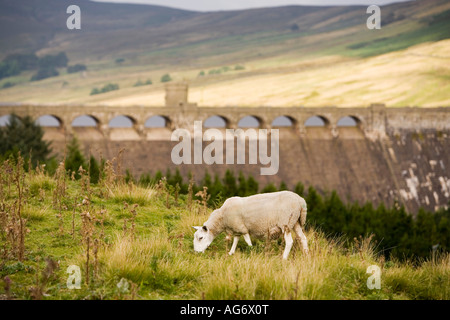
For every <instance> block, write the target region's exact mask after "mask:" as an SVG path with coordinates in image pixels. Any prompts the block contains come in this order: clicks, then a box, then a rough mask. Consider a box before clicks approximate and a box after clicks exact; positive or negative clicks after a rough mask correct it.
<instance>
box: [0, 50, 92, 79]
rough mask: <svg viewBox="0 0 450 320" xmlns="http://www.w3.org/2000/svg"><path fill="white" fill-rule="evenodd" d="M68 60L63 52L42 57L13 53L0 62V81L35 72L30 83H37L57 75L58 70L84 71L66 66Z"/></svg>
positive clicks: (32, 54) (79, 66) (83, 66)
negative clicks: (31, 71)
mask: <svg viewBox="0 0 450 320" xmlns="http://www.w3.org/2000/svg"><path fill="white" fill-rule="evenodd" d="M68 63H69V58H68V57H67V55H66V53H65V52H59V53H57V54H55V55H51V54H47V55H44V56H42V57H38V56H36V54H34V53H31V54H20V53H14V54H10V55H8V56H6V57H5V58H4V59H3V60H2V61H1V62H0V79H3V78H7V77H11V76H15V75H18V74H20V73H21V72H22V71H29V70H36V73H35V74H33V76H32V77H31V79H30V80H31V81H38V80H42V79H46V78H49V77H55V76H58V75H59V72H58V70H57V69H58V68H66V67H67V72H68V73H74V72H79V71H83V70H86V66H85V65H82V64H76V65H73V66H68Z"/></svg>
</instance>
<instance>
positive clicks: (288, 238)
mask: <svg viewBox="0 0 450 320" xmlns="http://www.w3.org/2000/svg"><path fill="white" fill-rule="evenodd" d="M284 241H285V242H286V247H285V248H284V252H283V259H284V260H286V259H287V258H288V255H289V252H291V248H292V245H293V244H294V240H293V239H292V234H291V231H290V230H286V231H285V232H284Z"/></svg>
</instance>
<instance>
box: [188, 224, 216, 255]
mask: <svg viewBox="0 0 450 320" xmlns="http://www.w3.org/2000/svg"><path fill="white" fill-rule="evenodd" d="M193 228H194V229H195V230H197V231H195V233H194V251H196V252H203V251H205V250H206V248H208V247H209V245H210V244H211V242H212V241H213V240H214V236H213V234H212V232H211V231H209V230H208V228H207V227H206V226H203V227H193Z"/></svg>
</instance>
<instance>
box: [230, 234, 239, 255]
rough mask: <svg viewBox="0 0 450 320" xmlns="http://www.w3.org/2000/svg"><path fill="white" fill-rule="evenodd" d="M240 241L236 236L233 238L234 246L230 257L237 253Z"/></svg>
mask: <svg viewBox="0 0 450 320" xmlns="http://www.w3.org/2000/svg"><path fill="white" fill-rule="evenodd" d="M238 241H239V236H234V238H233V245H232V246H231V250H230V252H229V253H228V254H229V255H230V256H231V255H233V254H234V252H235V251H236V247H237V244H238Z"/></svg>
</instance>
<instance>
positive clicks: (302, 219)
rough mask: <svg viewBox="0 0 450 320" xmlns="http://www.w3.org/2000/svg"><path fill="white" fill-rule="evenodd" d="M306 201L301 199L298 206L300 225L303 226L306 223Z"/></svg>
mask: <svg viewBox="0 0 450 320" xmlns="http://www.w3.org/2000/svg"><path fill="white" fill-rule="evenodd" d="M307 211H308V210H307V208H306V201H305V200H304V199H302V204H301V208H300V219H299V221H300V226H301V227H302V228H303V227H304V226H305V224H306V215H307V213H308V212H307Z"/></svg>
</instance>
